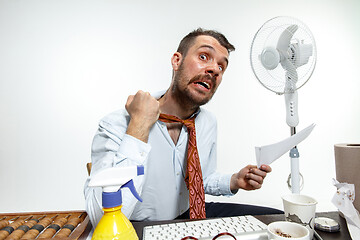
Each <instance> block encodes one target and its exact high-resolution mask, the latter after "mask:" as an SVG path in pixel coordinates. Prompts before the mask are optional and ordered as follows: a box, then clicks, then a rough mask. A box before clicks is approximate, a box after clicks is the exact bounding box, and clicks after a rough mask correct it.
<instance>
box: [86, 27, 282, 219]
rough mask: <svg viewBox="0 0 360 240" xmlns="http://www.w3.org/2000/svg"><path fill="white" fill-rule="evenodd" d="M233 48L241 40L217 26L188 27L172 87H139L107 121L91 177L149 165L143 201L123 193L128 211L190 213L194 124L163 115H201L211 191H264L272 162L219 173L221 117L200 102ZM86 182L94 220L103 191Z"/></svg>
mask: <svg viewBox="0 0 360 240" xmlns="http://www.w3.org/2000/svg"><path fill="white" fill-rule="evenodd" d="M233 50H235V48H234V46H233V45H231V44H230V43H229V42H228V40H227V39H226V38H225V36H223V35H222V34H220V33H218V32H215V31H208V30H203V29H197V30H195V31H193V32H191V33H189V34H188V35H187V36H186V37H185V38H184V39H183V40H182V41H181V42H180V45H179V48H178V50H177V52H176V53H174V54H173V56H172V58H171V64H172V68H173V79H172V82H171V84H170V87H169V88H168V89H167V91H163V92H160V93H157V94H153V95H150V93H147V92H143V91H138V92H137V93H136V94H135V95H131V96H129V97H128V100H127V102H126V105H125V108H126V110H120V111H116V112H113V113H111V114H109V115H108V116H106V117H105V118H103V119H102V120H101V122H100V124H99V129H98V132H97V133H96V135H95V137H94V141H93V146H92V171H91V176H92V175H93V174H96V172H98V171H101V169H105V168H108V167H121V166H129V165H144V167H145V175H144V176H139V177H137V178H135V179H134V184H135V187H136V189H137V191H138V192H139V193H140V195H141V197H142V198H143V202H142V203H140V202H137V200H136V199H135V198H134V197H133V196H132V195H131V193H129V192H127V191H123V208H122V211H123V212H124V214H125V215H126V216H127V217H129V218H130V219H132V220H140V221H142V220H169V219H174V218H189V210H188V209H189V190H188V189H189V185H190V183H189V181H190V180H189V179H188V177H189V175H190V174H189V171H191V170H187V165H189V164H187V163H188V162H187V158H188V157H187V152H188V151H190V150H188V149H187V147H188V139H190V134H191V131H192V130H189V129H188V128H187V126H185V125H186V124H185V123H181V122H169V121H167V120H164V119H162V117H160V118H161V120H159V116H160V114H161V116H165V115H163V114H166V116H175V117H177V118H178V119H180V120H181V121H182V120H189V119H195V120H194V121H195V129H196V130H195V132H196V143H197V147H196V149H197V152H196V153H195V155H198V156H199V157H198V160H197V161H198V162H199V161H200V166H199V170H198V171H197V172H198V173H199V174H200V176H201V178H202V179H201V184H203V185H201V186H203V187H201V188H202V189H205V193H207V194H212V195H228V196H231V195H233V194H235V193H236V192H237V190H238V189H244V190H255V189H259V188H261V185H262V183H263V180H264V178H265V177H266V174H267V173H269V172H271V168H270V166H268V165H262V166H261V167H260V169H259V168H257V167H256V166H254V165H248V166H246V167H244V168H243V169H241V170H240V171H239V172H236V173H234V174H220V173H218V172H216V164H217V163H216V145H217V139H216V138H217V125H216V124H217V123H216V119H215V117H214V116H213V115H212V114H211V113H210V112H208V111H206V110H205V109H203V108H201V107H200V106H202V105H204V104H206V103H207V102H208V101H209V100H210V99H211V98H212V96H213V95H214V93H215V91H216V89H217V87H218V86H219V85H220V83H221V81H222V77H223V74H224V72H225V70H226V68H227V66H228V62H229V53H230V52H231V51H233ZM189 144H190V143H189ZM189 161H190V160H189ZM195 162H196V161H195ZM91 176H90V178H91ZM90 178H89V179H90ZM89 179H88V180H87V183H88V181H89ZM87 183H86V184H85V198H86V208H87V212H88V214H89V215H90V219H91V221H92V223H93V225H94V226H95V225H96V224H97V222H98V221H99V220H100V218H101V215H102V211H101V204H100V202H101V190H100V189H92V188H89V187H87ZM201 188H200V189H201ZM202 191H204V190H202ZM191 192H192V190H191ZM191 195H192V194H191ZM190 205H191V204H190ZM205 210H206V217H222V216H229V215H245V214H269V213H280V211H278V210H275V209H269V208H262V207H256V206H249V205H239V204H220V203H206V204H205ZM190 215H191V212H190Z"/></svg>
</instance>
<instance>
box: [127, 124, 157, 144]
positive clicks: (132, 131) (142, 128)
mask: <svg viewBox="0 0 360 240" xmlns="http://www.w3.org/2000/svg"><path fill="white" fill-rule="evenodd" d="M150 128H151V127H148V126H147V125H146V124H144V123H143V122H141V121H136V120H133V119H131V120H130V122H129V125H128V127H127V130H126V134H128V135H130V136H133V137H135V138H137V139H139V140H141V141H143V142H145V143H147V141H148V138H149V133H150Z"/></svg>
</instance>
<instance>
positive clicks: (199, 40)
mask: <svg viewBox="0 0 360 240" xmlns="http://www.w3.org/2000/svg"><path fill="white" fill-rule="evenodd" d="M193 48H194V49H195V50H197V49H200V48H208V49H212V50H214V51H217V52H221V53H222V54H224V55H225V56H226V57H228V56H229V52H228V50H227V49H226V48H225V47H224V46H222V45H221V44H220V43H219V42H218V40H216V39H215V38H214V37H212V36H208V35H200V36H197V37H196V39H195V43H194V45H193Z"/></svg>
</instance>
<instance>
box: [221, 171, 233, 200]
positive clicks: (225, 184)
mask: <svg viewBox="0 0 360 240" xmlns="http://www.w3.org/2000/svg"><path fill="white" fill-rule="evenodd" d="M231 176H232V174H225V175H222V176H221V178H220V181H219V189H220V192H221V193H222V195H228V196H231V195H234V194H236V193H237V191H231V190H230V180H231Z"/></svg>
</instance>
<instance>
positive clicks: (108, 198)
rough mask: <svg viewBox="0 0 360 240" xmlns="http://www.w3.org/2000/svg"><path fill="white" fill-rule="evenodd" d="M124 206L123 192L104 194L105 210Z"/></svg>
mask: <svg viewBox="0 0 360 240" xmlns="http://www.w3.org/2000/svg"><path fill="white" fill-rule="evenodd" d="M121 204H122V197H121V190H120V189H119V190H118V191H117V192H103V193H102V206H103V207H104V208H113V207H117V206H120V205H121Z"/></svg>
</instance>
